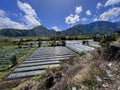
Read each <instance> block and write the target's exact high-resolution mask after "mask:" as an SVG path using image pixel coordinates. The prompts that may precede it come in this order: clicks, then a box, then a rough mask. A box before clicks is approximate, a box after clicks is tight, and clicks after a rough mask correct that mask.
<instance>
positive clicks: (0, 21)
mask: <svg viewBox="0 0 120 90" xmlns="http://www.w3.org/2000/svg"><path fill="white" fill-rule="evenodd" d="M5 28H13V29H27V28H26V27H25V26H24V25H23V24H20V23H18V22H15V21H13V20H11V19H10V18H9V17H7V16H6V12H5V11H3V10H0V29H5Z"/></svg>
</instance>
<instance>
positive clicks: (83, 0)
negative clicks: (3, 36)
mask: <svg viewBox="0 0 120 90" xmlns="http://www.w3.org/2000/svg"><path fill="white" fill-rule="evenodd" d="M95 21H110V22H119V21H120V0H0V29H4V28H14V29H31V28H34V27H37V26H39V25H43V26H45V27H46V28H48V29H54V30H56V31H61V30H65V29H67V28H70V27H72V26H74V25H76V24H88V23H91V22H95Z"/></svg>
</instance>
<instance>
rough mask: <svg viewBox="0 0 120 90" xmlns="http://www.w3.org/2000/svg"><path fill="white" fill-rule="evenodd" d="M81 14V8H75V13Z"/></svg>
mask: <svg viewBox="0 0 120 90" xmlns="http://www.w3.org/2000/svg"><path fill="white" fill-rule="evenodd" d="M81 12H82V6H79V7H76V9H75V13H76V14H80V13H81Z"/></svg>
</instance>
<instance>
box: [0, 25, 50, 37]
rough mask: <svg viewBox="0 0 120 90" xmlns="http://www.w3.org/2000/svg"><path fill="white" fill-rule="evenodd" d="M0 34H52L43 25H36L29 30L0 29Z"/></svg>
mask: <svg viewBox="0 0 120 90" xmlns="http://www.w3.org/2000/svg"><path fill="white" fill-rule="evenodd" d="M0 35H2V36H6V37H27V36H52V33H51V32H50V31H49V30H48V29H47V28H45V27H44V26H42V25H41V26H38V27H35V28H33V29H31V30H19V29H2V30H0Z"/></svg>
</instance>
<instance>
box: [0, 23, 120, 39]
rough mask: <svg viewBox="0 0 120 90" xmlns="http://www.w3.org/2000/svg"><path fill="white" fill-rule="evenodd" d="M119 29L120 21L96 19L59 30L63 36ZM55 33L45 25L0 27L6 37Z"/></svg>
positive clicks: (108, 31)
mask: <svg viewBox="0 0 120 90" xmlns="http://www.w3.org/2000/svg"><path fill="white" fill-rule="evenodd" d="M117 30H120V22H115V23H114V22H108V21H96V22H92V23H90V24H78V25H74V26H73V27H71V28H68V29H66V30H64V31H61V33H62V35H63V36H66V35H67V36H78V35H84V34H87V35H91V34H108V33H111V32H114V31H117ZM55 34H56V31H55V30H49V29H47V28H46V27H45V26H43V25H40V26H37V27H35V28H33V29H28V30H27V29H26V30H25V29H24V30H22V29H12V28H8V29H2V30H0V35H1V36H6V37H30V36H32V37H34V36H38V37H44V36H45V37H46V36H47V37H49V36H54V35H55Z"/></svg>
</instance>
